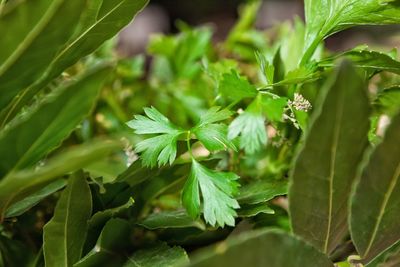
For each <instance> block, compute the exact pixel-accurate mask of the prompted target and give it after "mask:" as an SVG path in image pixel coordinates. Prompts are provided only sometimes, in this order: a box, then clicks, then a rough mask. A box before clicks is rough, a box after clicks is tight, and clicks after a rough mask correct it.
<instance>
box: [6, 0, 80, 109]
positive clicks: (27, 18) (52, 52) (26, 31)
mask: <svg viewBox="0 0 400 267" xmlns="http://www.w3.org/2000/svg"><path fill="white" fill-rule="evenodd" d="M85 7H86V1H82V0H54V1H51V0H36V1H20V2H19V3H18V4H16V5H13V6H11V4H10V8H7V6H6V8H5V12H4V14H2V16H1V17H0V32H2V33H4V36H3V37H2V38H1V39H0V47H1V51H0V62H2V63H1V64H0V92H1V95H0V110H1V109H3V108H4V107H5V106H6V105H7V104H8V103H9V102H10V101H11V100H12V98H13V97H15V96H16V95H17V94H18V93H19V92H21V91H23V90H24V89H25V88H26V87H27V86H29V85H30V84H32V83H34V82H35V81H36V80H37V79H38V78H39V77H40V75H42V74H43V72H44V71H45V70H46V68H47V67H48V66H49V64H50V63H51V61H52V60H53V58H54V57H55V56H56V54H57V52H58V51H59V50H60V49H61V48H62V46H64V44H65V43H66V42H67V41H68V39H69V38H70V37H71V35H72V33H73V32H74V30H75V28H76V26H77V24H78V21H79V17H80V15H81V13H82V11H83V10H85ZM64 14H69V15H68V16H64ZM21 70H23V71H21Z"/></svg>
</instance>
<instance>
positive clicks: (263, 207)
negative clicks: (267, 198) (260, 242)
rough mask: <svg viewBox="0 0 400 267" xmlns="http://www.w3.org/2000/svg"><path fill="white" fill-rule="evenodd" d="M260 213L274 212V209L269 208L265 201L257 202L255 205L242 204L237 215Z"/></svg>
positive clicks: (247, 215) (245, 215) (246, 215)
mask: <svg viewBox="0 0 400 267" xmlns="http://www.w3.org/2000/svg"><path fill="white" fill-rule="evenodd" d="M260 213H265V214H275V211H274V210H273V209H271V208H270V207H269V206H268V205H267V204H266V203H259V204H255V205H242V206H240V210H239V211H238V216H239V217H253V216H256V215H258V214H260Z"/></svg>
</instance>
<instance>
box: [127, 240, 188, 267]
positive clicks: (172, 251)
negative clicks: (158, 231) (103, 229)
mask: <svg viewBox="0 0 400 267" xmlns="http://www.w3.org/2000/svg"><path fill="white" fill-rule="evenodd" d="M188 262H189V259H188V256H187V254H186V251H185V250H184V249H183V248H181V247H169V246H168V245H167V244H164V243H161V244H159V245H156V246H154V247H152V248H148V249H142V250H139V251H137V252H135V253H134V254H133V256H131V257H128V261H127V262H126V263H125V264H124V265H123V266H124V267H153V266H158V267H170V266H182V265H184V264H187V263H188Z"/></svg>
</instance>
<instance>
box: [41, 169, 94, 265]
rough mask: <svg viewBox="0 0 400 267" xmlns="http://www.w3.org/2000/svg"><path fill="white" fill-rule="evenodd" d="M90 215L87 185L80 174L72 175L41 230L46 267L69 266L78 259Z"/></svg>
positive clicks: (90, 198) (90, 208)
mask: <svg viewBox="0 0 400 267" xmlns="http://www.w3.org/2000/svg"><path fill="white" fill-rule="evenodd" d="M91 213H92V195H91V193H90V188H89V185H88V183H87V181H86V178H85V177H84V175H83V173H82V172H79V173H75V174H73V175H72V177H70V179H69V181H68V186H67V187H66V189H65V190H64V191H63V193H62V194H61V197H60V199H59V200H58V203H57V205H56V208H55V210H54V216H53V218H52V219H51V220H50V221H49V222H48V223H47V224H46V225H45V226H44V228H43V252H44V259H45V263H46V266H72V265H73V264H74V263H75V262H77V261H78V260H79V259H80V257H81V254H82V249H83V244H84V242H85V237H86V231H87V225H88V220H89V218H90V215H91Z"/></svg>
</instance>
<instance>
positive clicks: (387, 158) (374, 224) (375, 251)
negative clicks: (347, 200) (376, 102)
mask: <svg viewBox="0 0 400 267" xmlns="http://www.w3.org/2000/svg"><path fill="white" fill-rule="evenodd" d="M399 133H400V115H397V116H396V117H395V118H393V121H392V124H391V126H390V127H389V128H388V129H387V131H386V135H385V138H384V140H383V141H382V143H380V144H379V145H378V146H377V147H376V149H375V151H374V152H373V153H372V155H371V156H370V159H369V163H368V164H367V165H366V167H365V168H364V170H363V173H362V176H361V178H360V181H359V183H358V184H357V186H356V191H355V193H354V196H353V198H352V202H351V217H350V221H351V236H352V239H353V242H354V244H355V246H356V248H357V251H358V252H359V253H360V255H361V257H362V258H363V261H364V262H365V263H367V262H369V261H370V260H371V259H373V258H374V257H376V256H377V255H379V254H380V253H381V252H383V251H384V250H386V249H387V248H389V247H390V246H392V245H393V244H395V243H396V242H397V241H399V240H400V233H399V231H398V229H399V221H400V198H399V195H400V146H399V141H400V138H399Z"/></svg>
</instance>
